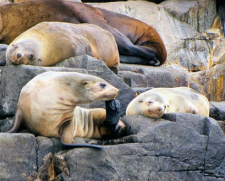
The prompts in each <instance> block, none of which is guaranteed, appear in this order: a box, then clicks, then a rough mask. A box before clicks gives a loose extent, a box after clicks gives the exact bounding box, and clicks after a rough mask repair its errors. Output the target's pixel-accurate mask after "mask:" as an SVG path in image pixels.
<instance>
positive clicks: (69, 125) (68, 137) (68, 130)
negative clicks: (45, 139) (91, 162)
mask: <svg viewBox="0 0 225 181" xmlns="http://www.w3.org/2000/svg"><path fill="white" fill-rule="evenodd" d="M72 133H73V122H72V121H71V120H70V121H67V122H65V123H64V124H63V125H62V130H61V139H60V140H61V143H62V145H64V146H66V147H69V148H79V147H89V148H97V149H104V147H102V146H100V145H92V144H74V143H73V134H72Z"/></svg>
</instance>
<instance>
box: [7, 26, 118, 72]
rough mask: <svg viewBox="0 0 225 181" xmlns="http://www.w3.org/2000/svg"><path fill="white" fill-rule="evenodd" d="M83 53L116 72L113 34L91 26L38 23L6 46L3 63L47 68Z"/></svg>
mask: <svg viewBox="0 0 225 181" xmlns="http://www.w3.org/2000/svg"><path fill="white" fill-rule="evenodd" d="M84 54H87V55H90V56H93V57H95V58H98V59H100V60H102V61H103V62H105V63H106V65H107V66H108V67H109V68H111V69H112V70H113V71H114V72H115V73H117V72H118V68H119V52H118V48H117V44H116V41H115V39H114V37H113V35H112V34H111V33H110V32H108V31H106V30H104V29H102V28H101V27H99V26H96V25H93V24H72V23H63V22H42V23H39V24H37V25H35V26H34V27H32V28H30V29H28V30H27V31H25V32H24V33H22V34H21V35H19V36H18V37H17V38H16V39H15V40H14V41H12V43H10V45H9V46H8V48H7V51H6V61H7V63H8V64H25V65H38V66H51V65H54V64H56V63H59V62H61V61H63V60H65V59H67V58H70V57H74V56H79V55H84Z"/></svg>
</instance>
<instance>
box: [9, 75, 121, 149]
mask: <svg viewBox="0 0 225 181" xmlns="http://www.w3.org/2000/svg"><path fill="white" fill-rule="evenodd" d="M117 94H118V89H117V88H115V87H113V86H112V85H110V84H109V83H107V82H106V81H105V80H103V79H101V78H99V77H96V76H92V75H86V74H81V73H75V72H45V73H42V74H39V75H38V76H36V77H35V78H33V79H32V80H30V81H29V82H28V83H27V84H26V85H25V86H24V87H23V89H22V90H21V93H20V97H19V100H18V105H17V111H16V115H15V118H14V126H13V127H12V128H11V130H9V131H8V133H12V132H16V131H18V130H19V128H20V126H21V125H22V124H23V125H25V126H26V128H27V129H28V130H30V131H31V132H32V133H34V134H35V135H42V136H48V137H56V138H61V142H62V144H63V145H66V146H71V147H80V146H88V147H95V148H102V147H101V146H98V145H86V144H85V145H80V144H72V143H73V138H74V137H76V136H77V137H84V138H103V137H106V136H111V137H114V136H120V135H121V133H122V132H123V130H124V128H125V126H124V124H123V123H122V122H121V121H119V109H120V107H119V104H118V101H115V100H111V99H114V98H115V97H116V96H117ZM100 100H106V110H105V109H98V108H96V109H84V108H80V107H76V106H77V105H78V104H84V103H90V102H96V101H100Z"/></svg>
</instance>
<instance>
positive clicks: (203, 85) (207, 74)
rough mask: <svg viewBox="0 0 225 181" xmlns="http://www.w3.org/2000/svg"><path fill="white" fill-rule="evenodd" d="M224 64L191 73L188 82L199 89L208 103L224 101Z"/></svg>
mask: <svg viewBox="0 0 225 181" xmlns="http://www.w3.org/2000/svg"><path fill="white" fill-rule="evenodd" d="M224 74H225V64H224V63H223V64H218V65H215V66H213V67H212V68H210V69H208V70H203V71H199V72H194V73H191V74H190V76H189V81H190V83H192V84H195V85H196V86H198V87H199V90H200V92H201V93H202V94H204V95H205V96H206V97H208V99H209V100H210V101H217V102H220V101H223V100H225V95H224V94H225V93H224Z"/></svg>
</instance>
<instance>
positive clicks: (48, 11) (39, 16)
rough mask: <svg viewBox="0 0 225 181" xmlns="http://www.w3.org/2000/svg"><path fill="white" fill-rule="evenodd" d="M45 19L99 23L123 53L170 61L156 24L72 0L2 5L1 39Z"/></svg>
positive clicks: (150, 62)
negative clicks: (154, 25)
mask: <svg viewBox="0 0 225 181" xmlns="http://www.w3.org/2000/svg"><path fill="white" fill-rule="evenodd" d="M43 21H60V22H70V23H76V24H77V23H90V24H95V25H98V26H100V27H102V28H103V29H105V30H107V31H109V32H111V33H112V34H113V36H114V37H115V40H116V42H117V45H118V49H119V53H120V54H121V55H128V56H135V57H140V58H142V59H143V61H141V62H140V63H142V64H146V65H153V66H158V65H162V64H163V63H164V62H165V61H166V56H167V53H166V48H165V46H164V43H163V41H162V39H161V38H160V36H159V34H158V33H157V32H156V30H155V29H154V28H153V27H152V26H150V25H147V24H145V23H143V22H141V21H139V20H136V19H134V18H130V17H128V16H125V15H122V14H118V13H114V12H111V11H107V10H103V9H100V8H95V7H92V6H90V5H87V4H84V3H79V2H70V1H60V0H33V1H26V2H21V3H11V4H6V5H2V6H0V43H6V44H9V43H11V42H12V41H13V40H14V39H15V38H16V37H17V36H18V35H20V34H21V33H23V32H24V31H26V30H27V29H29V28H31V27H33V26H34V25H36V24H38V23H40V22H43ZM126 63H129V61H128V62H126ZM135 63H139V62H135Z"/></svg>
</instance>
